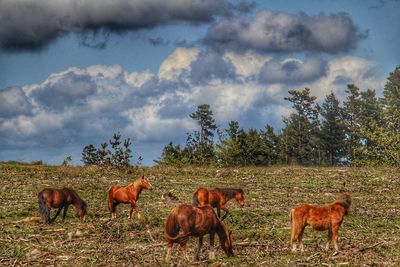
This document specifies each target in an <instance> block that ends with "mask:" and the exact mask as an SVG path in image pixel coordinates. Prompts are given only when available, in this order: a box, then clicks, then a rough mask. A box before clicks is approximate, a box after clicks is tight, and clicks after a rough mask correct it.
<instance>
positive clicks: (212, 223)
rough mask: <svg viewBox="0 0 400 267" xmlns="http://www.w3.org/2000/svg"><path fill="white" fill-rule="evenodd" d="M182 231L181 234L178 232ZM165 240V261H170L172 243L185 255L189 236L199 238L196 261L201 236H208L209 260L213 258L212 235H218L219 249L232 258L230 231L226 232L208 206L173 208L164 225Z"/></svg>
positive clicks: (197, 255)
mask: <svg viewBox="0 0 400 267" xmlns="http://www.w3.org/2000/svg"><path fill="white" fill-rule="evenodd" d="M180 230H182V234H181V235H178V234H179V231H180ZM164 233H165V238H166V239H167V242H168V243H167V255H166V257H165V261H166V262H167V263H169V262H170V261H171V253H172V248H173V246H174V243H178V244H179V245H180V246H181V248H182V249H183V252H184V256H185V258H186V259H187V260H188V257H187V254H186V243H187V241H188V239H189V237H190V236H194V237H198V238H199V246H198V248H197V252H196V260H199V258H200V251H201V247H202V246H203V236H204V235H206V234H209V235H210V255H209V257H210V259H214V258H215V251H214V235H215V233H217V234H218V237H219V241H220V244H221V248H222V249H223V250H224V252H225V253H226V255H227V256H228V257H230V256H233V250H232V237H231V235H232V231H230V232H228V231H227V230H226V228H225V225H224V224H223V222H222V221H221V220H220V219H219V218H218V217H217V215H216V214H215V211H214V210H213V208H211V207H210V206H204V207H194V206H192V205H185V204H184V205H180V206H177V207H175V208H174V209H173V210H172V211H171V213H170V215H169V216H168V219H167V224H166V225H165V232H164Z"/></svg>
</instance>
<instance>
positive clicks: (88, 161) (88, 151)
mask: <svg viewBox="0 0 400 267" xmlns="http://www.w3.org/2000/svg"><path fill="white" fill-rule="evenodd" d="M82 161H83V164H85V165H98V164H99V159H98V156H97V149H96V148H95V147H94V146H93V145H92V144H90V145H87V146H85V147H84V148H83V151H82Z"/></svg>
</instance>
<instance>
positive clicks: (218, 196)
mask: <svg viewBox="0 0 400 267" xmlns="http://www.w3.org/2000/svg"><path fill="white" fill-rule="evenodd" d="M232 198H235V199H236V201H237V203H239V205H240V206H241V207H243V206H244V192H243V190H242V189H234V188H214V189H211V190H209V189H206V188H198V189H197V190H196V192H195V193H194V194H193V205H195V206H196V207H198V206H200V207H202V206H205V205H210V206H211V207H213V208H217V214H218V217H220V218H221V209H222V210H224V211H225V214H224V216H223V217H222V218H221V220H224V219H225V218H226V216H227V215H228V213H229V210H228V209H227V208H226V207H225V204H226V202H228V201H229V200H231V199H232Z"/></svg>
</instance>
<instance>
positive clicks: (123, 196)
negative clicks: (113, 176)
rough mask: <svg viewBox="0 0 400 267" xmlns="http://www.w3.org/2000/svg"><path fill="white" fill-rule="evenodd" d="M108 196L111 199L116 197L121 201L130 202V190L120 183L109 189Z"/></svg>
mask: <svg viewBox="0 0 400 267" xmlns="http://www.w3.org/2000/svg"><path fill="white" fill-rule="evenodd" d="M108 196H109V198H110V199H114V200H116V201H117V202H120V203H130V198H129V192H128V189H127V187H122V186H120V185H113V186H111V187H110V189H109V190H108Z"/></svg>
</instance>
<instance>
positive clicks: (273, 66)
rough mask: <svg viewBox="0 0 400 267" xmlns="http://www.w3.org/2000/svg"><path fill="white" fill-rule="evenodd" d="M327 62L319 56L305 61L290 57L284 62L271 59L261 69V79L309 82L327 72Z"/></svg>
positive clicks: (264, 80)
mask: <svg viewBox="0 0 400 267" xmlns="http://www.w3.org/2000/svg"><path fill="white" fill-rule="evenodd" d="M326 71H327V68H326V62H325V61H323V60H322V59H318V58H310V59H306V60H305V61H300V60H293V59H288V60H285V61H283V62H279V61H277V60H271V61H268V62H266V63H265V64H264V66H263V67H262V69H261V71H260V81H262V82H268V83H298V82H308V81H312V80H315V79H317V78H320V77H322V76H323V75H325V74H326Z"/></svg>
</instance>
